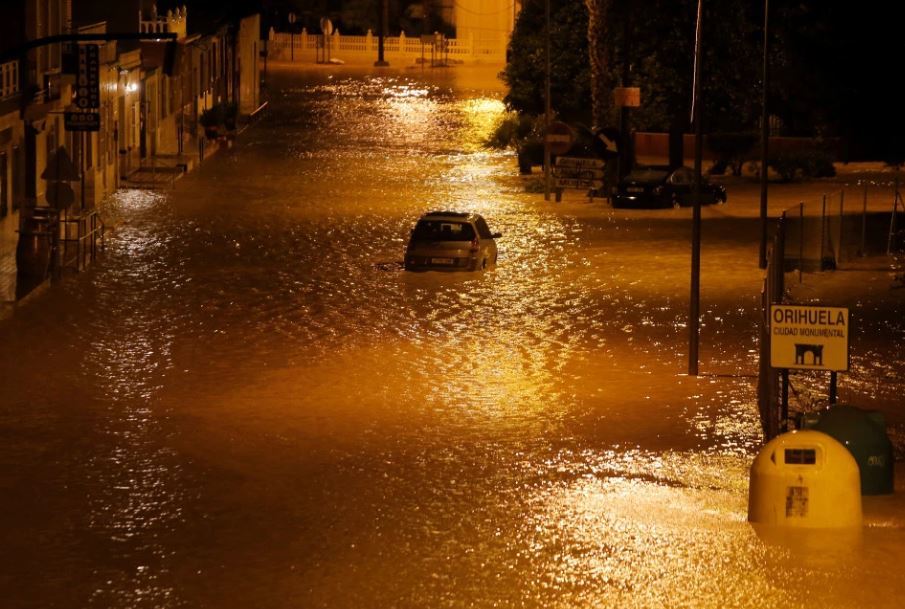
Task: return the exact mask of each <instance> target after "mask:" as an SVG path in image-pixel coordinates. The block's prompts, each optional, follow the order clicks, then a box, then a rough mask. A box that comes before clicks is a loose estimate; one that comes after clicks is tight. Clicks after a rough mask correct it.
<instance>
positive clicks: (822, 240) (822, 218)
mask: <svg viewBox="0 0 905 609" xmlns="http://www.w3.org/2000/svg"><path fill="white" fill-rule="evenodd" d="M821 205H822V206H821V208H820V270H821V271H822V270H823V261H824V259H825V257H826V195H823V201H822V204H821Z"/></svg>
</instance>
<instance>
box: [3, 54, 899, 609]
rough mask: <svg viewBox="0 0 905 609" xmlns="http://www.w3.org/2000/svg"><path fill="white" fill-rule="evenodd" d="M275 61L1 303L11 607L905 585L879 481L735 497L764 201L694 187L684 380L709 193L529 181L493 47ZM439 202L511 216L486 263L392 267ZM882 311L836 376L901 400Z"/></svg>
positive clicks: (763, 602)
mask: <svg viewBox="0 0 905 609" xmlns="http://www.w3.org/2000/svg"><path fill="white" fill-rule="evenodd" d="M268 82H269V86H270V93H271V103H270V108H269V110H268V114H267V116H265V118H264V119H263V120H262V121H260V122H259V123H257V124H255V125H254V126H252V127H251V128H250V129H248V130H247V131H246V132H245V133H244V134H243V135H242V136H241V137H240V140H239V142H238V144H237V146H236V147H235V148H234V149H232V150H230V151H226V152H223V153H220V154H218V155H217V156H215V157H214V158H213V159H211V160H210V161H208V162H206V163H205V164H204V165H203V166H202V167H201V168H200V169H199V170H198V171H196V172H195V173H193V174H191V175H189V176H187V177H185V178H183V179H182V180H180V181H178V182H177V183H176V187H175V188H174V189H172V190H169V191H165V192H151V191H138V190H130V191H123V192H121V193H120V194H119V195H118V196H117V198H116V200H115V201H112V202H110V204H109V206H108V208H107V210H105V216H106V217H107V218H108V220H109V221H110V222H111V223H112V224H113V225H114V226H115V228H114V231H113V233H112V236H111V237H110V239H109V240H108V243H107V249H106V255H105V256H104V257H103V259H102V260H101V262H100V263H99V264H97V265H95V266H94V267H93V268H92V269H90V271H89V272H87V273H84V274H81V275H78V276H75V277H72V278H70V279H69V280H67V281H65V282H63V283H61V284H59V285H57V286H54V287H53V288H52V289H51V290H50V291H49V292H48V293H47V294H45V295H43V296H41V297H40V298H38V299H36V301H35V302H33V303H31V304H30V305H29V306H28V307H24V308H22V309H21V310H20V311H18V312H17V314H16V316H15V317H14V318H13V319H11V320H7V321H0V370H2V371H3V376H2V378H0V547H2V548H3V552H2V554H0V599H2V602H0V606H2V607H4V608H6V607H8V608H10V609H17V608H39V607H40V608H61V609H62V608H72V607H97V608H117V609H118V608H127V607H128V608H133V607H135V608H144V607H161V608H163V607H167V608H169V607H180V608H181V607H185V608H202V607H209V608H224V609H225V608H250V607H261V608H290V607H292V608H296V607H297V608H313V607H325V608H338V609H339V608H341V609H346V608H348V609H358V608H361V609H364V608H375V609H378V608H390V607H399V608H424V609H434V608H443V607H448V608H465V607H477V608H489V607H504V608H507V607H512V608H515V607H519V608H531V609H535V608H536V609H541V608H543V609H552V608H562V609H566V608H576V609H578V608H581V609H585V608H586V609H591V608H596V607H620V608H625V609H629V608H641V607H713V608H718V607H719V608H722V607H746V608H747V607H750V608H756V607H784V608H795V607H828V608H836V607H838V608H849V607H851V608H854V607H861V606H871V607H899V606H901V603H902V600H901V599H902V598H903V595H905V580H903V578H902V577H901V563H902V561H903V560H905V514H903V513H902V512H901V511H900V510H899V509H898V507H897V506H898V505H900V504H896V503H893V501H892V498H891V497H882V498H869V499H866V500H865V513H866V514H869V515H870V518H869V519H868V522H867V524H868V526H866V527H865V528H864V530H863V533H862V534H861V535H859V536H857V537H854V538H853V537H851V536H840V535H837V534H830V533H810V534H802V533H798V534H797V536H796V535H789V536H788V537H787V538H781V539H777V538H776V537H775V536H774V535H772V534H770V533H765V532H758V531H755V530H754V528H752V526H751V525H749V524H748V523H747V521H746V520H747V492H748V467H749V465H750V463H751V460H752V458H753V456H754V454H755V453H756V451H757V449H758V448H759V447H760V445H761V443H762V437H761V432H760V423H759V420H758V415H757V404H756V387H755V384H756V374H757V321H758V315H759V311H758V307H759V303H760V288H761V273H760V271H759V270H758V269H757V268H756V259H755V252H756V241H755V239H756V231H757V225H756V224H755V223H752V222H751V221H749V220H743V219H738V218H733V217H731V216H729V215H726V214H725V213H723V212H720V210H711V209H708V210H706V213H705V219H706V224H705V244H704V249H703V259H702V264H703V266H702V270H703V279H702V312H703V316H702V324H703V325H702V344H701V356H702V357H701V370H702V372H703V373H704V374H703V375H702V376H700V377H698V378H690V377H687V376H685V375H684V372H685V370H686V368H687V363H686V361H687V360H686V358H687V355H686V354H687V329H686V326H685V324H686V315H687V306H688V268H689V264H690V263H689V251H690V247H689V244H688V236H689V231H690V228H689V223H688V218H689V217H690V212H688V210H665V211H657V212H623V213H622V214H621V215H614V213H613V212H612V210H608V209H607V208H606V207H605V205H604V204H603V202H602V201H596V202H595V203H592V204H589V203H586V202H575V201H571V202H566V203H562V204H555V203H552V202H546V203H545V202H544V201H543V197H542V196H539V195H536V194H527V193H525V192H524V187H523V185H522V182H521V180H520V179H519V177H518V176H517V175H515V173H516V163H515V159H514V158H513V156H512V155H510V154H505V153H499V152H492V151H487V150H485V149H484V148H483V147H482V146H481V142H482V140H483V138H484V137H486V135H487V134H488V133H489V132H490V130H491V129H492V128H493V126H494V124H495V123H496V121H497V120H499V118H500V115H501V113H502V112H503V110H504V109H503V105H502V103H501V101H500V100H501V99H502V97H503V95H504V91H503V90H502V89H501V85H500V84H499V83H498V82H496V81H495V79H494V78H493V72H492V71H487V70H483V71H481V70H478V69H477V68H464V67H463V68H461V69H460V68H455V69H450V70H446V71H441V70H438V71H435V72H434V73H431V72H428V74H427V75H423V73H422V72H421V71H392V72H387V73H379V74H378V75H374V74H373V73H372V72H371V71H370V70H366V69H356V68H350V67H345V68H334V69H333V71H332V72H331V71H327V70H313V69H312V70H309V71H300V70H296V71H292V70H289V69H287V68H276V69H274V68H272V67H271V71H270V74H269V75H268ZM730 204H731V203H730ZM435 209H456V210H464V211H475V212H478V213H480V214H482V215H483V216H484V217H485V218H487V221H488V223H489V224H490V228H491V230H493V231H500V232H502V233H503V237H502V239H500V240H499V242H498V245H499V248H500V256H499V265H498V267H497V269H496V270H493V271H488V272H484V273H475V274H442V273H406V272H403V271H402V270H401V261H402V253H403V249H404V246H405V242H406V239H407V237H408V234H409V231H410V229H411V228H412V226H413V225H414V223H415V221H416V220H417V218H418V216H419V215H420V214H422V213H424V212H426V211H430V210H435ZM739 235H744V236H746V237H750V238H747V239H740V238H739ZM753 244H754V245H753ZM740 261H743V262H742V263H740ZM870 328H871V331H872V332H873V334H871V336H873V339H872V340H873V341H874V342H873V343H871V344H870V345H866V346H865V348H864V349H861V350H856V351H854V352H853V358H852V359H853V369H854V370H856V371H857V372H858V373H859V374H854V375H852V377H851V378H850V379H846V378H842V379H840V394H841V398H842V399H843V400H846V399H856V398H866V399H870V400H877V401H878V403H879V406H889V405H892V404H896V403H898V405H899V406H901V398H900V396H901V389H902V388H905V378H903V375H905V372H903V370H902V369H901V367H897V366H895V365H894V364H893V363H894V362H896V361H898V362H900V364H901V361H903V357H905V347H903V345H902V340H901V338H902V336H903V334H905V332H903V328H902V324H901V322H900V323H899V325H898V326H895V327H894V328H892V329H891V330H890V329H889V328H885V329H884V328H883V327H880V326H871V327H870ZM884 331H891V332H893V336H897V337H898V340H897V341H896V340H891V341H889V342H884V341H883V339H880V338H878V336H879V334H882V332H884ZM865 340H866V339H865ZM877 343H878V344H879V346H878V344H877ZM878 370H880V371H882V373H883V375H884V378H885V379H887V380H888V381H892V382H884V384H883V386H882V387H880V386H879V385H877V386H874V385H872V384H871V383H870V382H867V381H866V380H865V379H868V378H872V376H871V375H872V374H873V373H874V372H876V371H878ZM859 375H860V376H859ZM897 401H898V402H897ZM866 404H867V405H868V406H873V407H877V406H878V404H875V403H874V402H867V403H866ZM899 410H901V408H899ZM901 416H902V415H901V413H900V414H899V417H901ZM901 421H902V419H901V418H899V419H894V418H893V421H892V422H894V423H895V422H901ZM899 472H901V469H900V470H899ZM901 478H902V477H901V476H899V479H898V480H897V489H898V494H899V495H901V492H902V490H903V489H902V481H901Z"/></svg>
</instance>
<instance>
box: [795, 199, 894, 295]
mask: <svg viewBox="0 0 905 609" xmlns="http://www.w3.org/2000/svg"><path fill="white" fill-rule="evenodd" d="M884 191H885V192H884ZM896 192H897V190H896V189H894V190H893V192H892V193H890V194H892V196H893V197H894V198H899V197H900V195H897V194H896ZM886 196H889V194H888V191H886V189H885V188H882V187H877V186H872V185H869V184H861V185H858V186H855V187H850V188H846V189H842V190H838V191H835V192H831V193H827V194H824V195H823V196H821V197H820V198H818V199H811V200H809V201H802V202H800V203H799V204H798V205H795V206H793V207H790V208H788V209H786V210H785V211H783V213H782V222H783V226H784V227H785V230H784V235H785V242H784V247H783V251H784V258H783V263H784V269H785V271H786V272H790V271H798V273H799V279H801V274H802V273H809V272H816V271H827V270H832V269H837V268H841V267H842V266H844V265H845V264H846V263H847V262H850V261H852V260H854V259H856V258H859V257H862V256H869V255H875V254H885V253H888V248H887V239H886V237H887V235H888V234H889V231H890V225H891V223H893V222H895V211H893V214H892V216H890V215H889V212H888V211H878V209H877V205H876V201H877V200H882V199H884V198H885V197H886ZM869 199H870V200H872V201H873V202H874V203H873V204H869V203H868V201H869ZM896 200H898V199H896ZM888 209H889V208H887V210H888Z"/></svg>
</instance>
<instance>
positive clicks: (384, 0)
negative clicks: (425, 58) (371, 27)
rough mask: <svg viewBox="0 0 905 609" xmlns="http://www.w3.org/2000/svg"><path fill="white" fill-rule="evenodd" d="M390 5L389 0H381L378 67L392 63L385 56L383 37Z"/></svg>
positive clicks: (385, 31)
mask: <svg viewBox="0 0 905 609" xmlns="http://www.w3.org/2000/svg"><path fill="white" fill-rule="evenodd" d="M388 6H389V2H388V0H380V29H379V30H378V31H377V61H375V62H374V65H375V66H377V67H386V66H388V65H390V63H389V62H388V61H387V60H386V59H384V57H383V39H384V37H385V36H386V33H387V22H388V21H389V18H388V12H389V8H388ZM422 65H423V64H422Z"/></svg>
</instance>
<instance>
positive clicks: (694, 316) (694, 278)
mask: <svg viewBox="0 0 905 609" xmlns="http://www.w3.org/2000/svg"><path fill="white" fill-rule="evenodd" d="M702 14H703V0H698V18H697V25H696V27H695V36H694V81H693V85H692V97H691V118H692V122H693V123H694V195H693V199H694V208H693V211H692V216H691V298H690V303H689V313H688V375H689V376H697V375H698V344H699V343H700V324H701V164H702V157H703V155H704V137H703V129H702V127H701V110H702V108H701V105H702V104H701V21H702V19H701V18H702Z"/></svg>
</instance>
